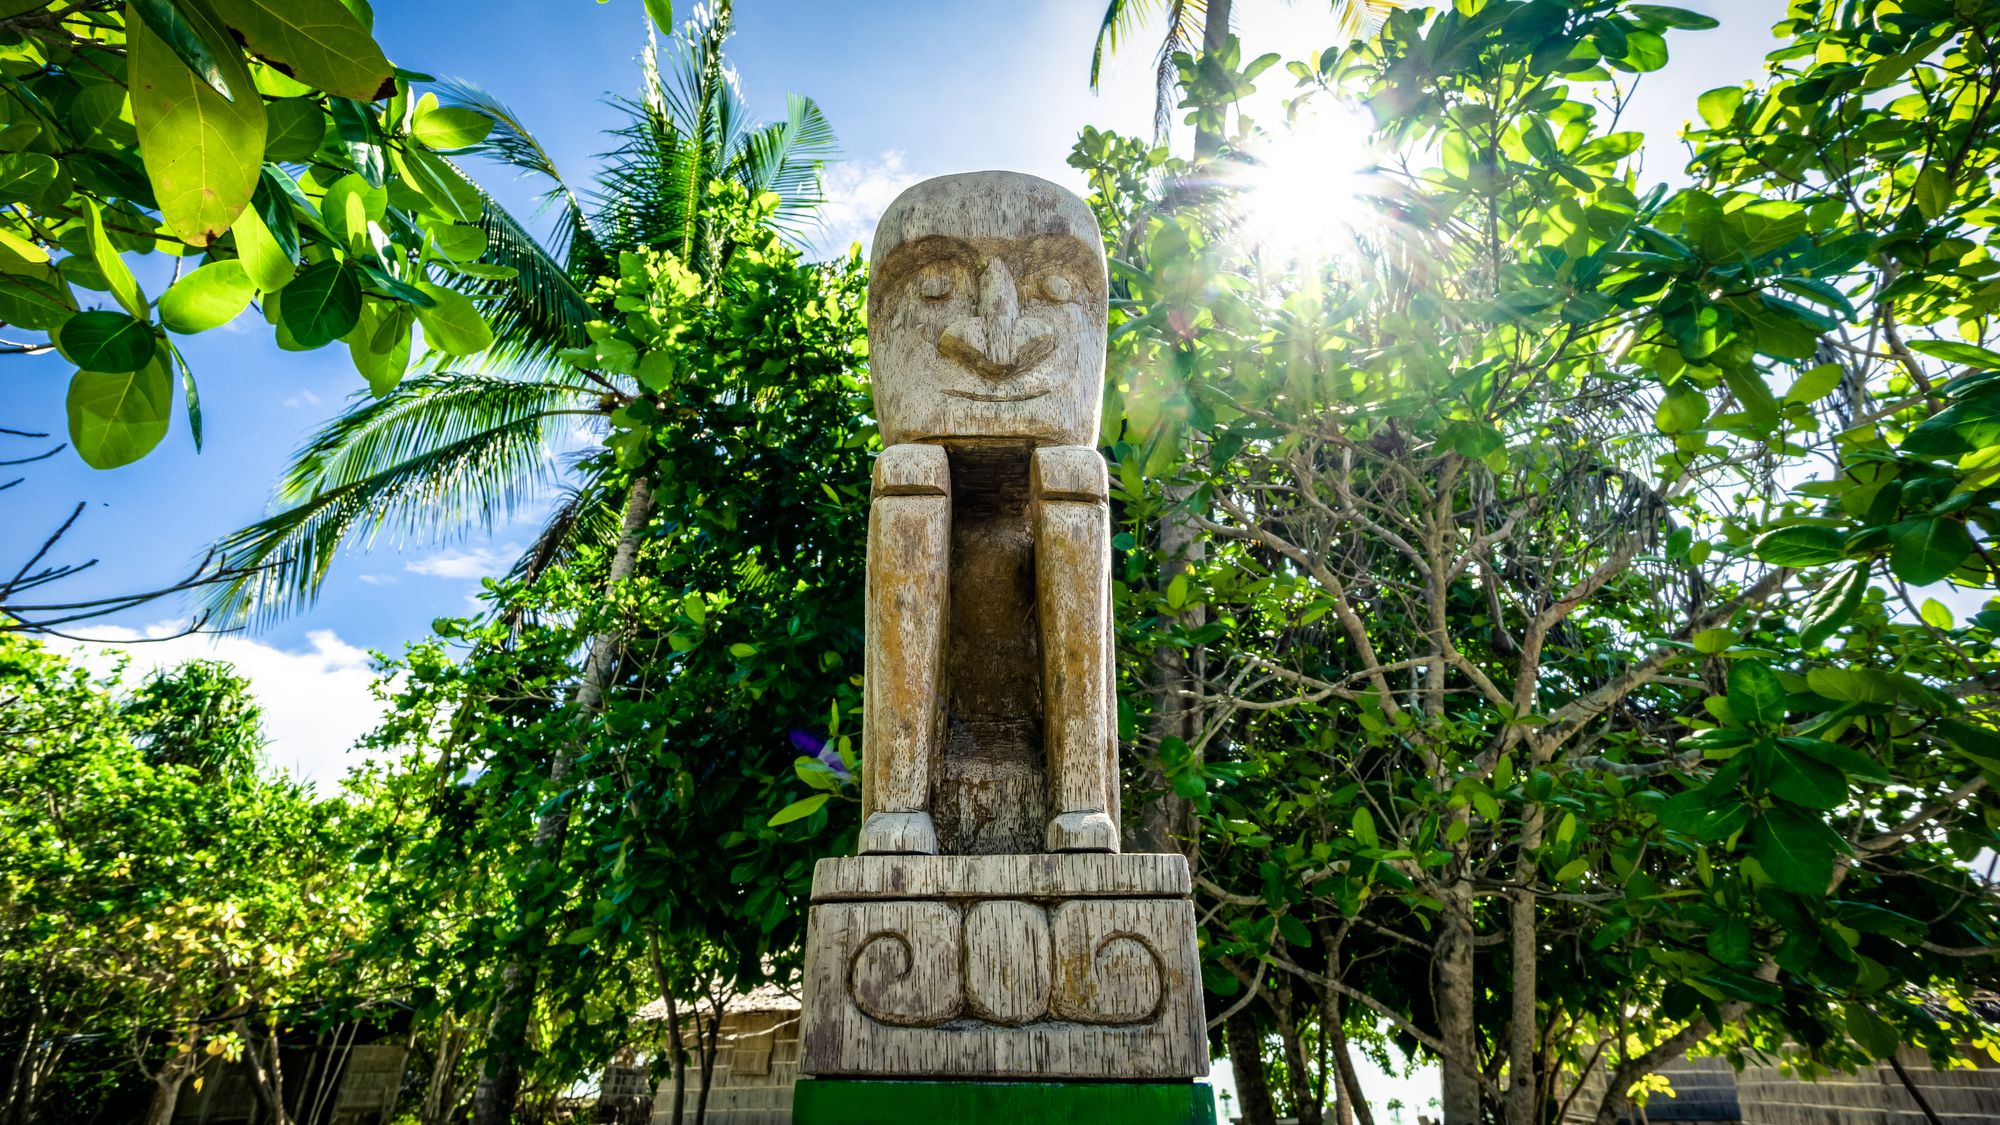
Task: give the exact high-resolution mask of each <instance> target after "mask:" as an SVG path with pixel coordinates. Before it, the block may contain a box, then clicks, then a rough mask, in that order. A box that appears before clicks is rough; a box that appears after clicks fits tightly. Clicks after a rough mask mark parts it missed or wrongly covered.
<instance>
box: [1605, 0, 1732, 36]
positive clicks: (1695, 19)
mask: <svg viewBox="0 0 2000 1125" xmlns="http://www.w3.org/2000/svg"><path fill="white" fill-rule="evenodd" d="M1626 11H1628V12H1630V13H1632V14H1633V15H1634V16H1636V17H1638V18H1639V19H1642V20H1645V21H1646V22H1647V23H1656V24H1659V25H1660V26H1661V27H1672V28H1678V29H1679V30H1682V31H1710V30H1713V29H1714V28H1718V27H1721V26H1722V25H1721V24H1720V23H1719V22H1717V21H1716V19H1715V17H1714V16H1705V15H1702V14H1701V13H1700V12H1690V11H1688V10H1687V9H1686V8H1674V7H1669V6H1668V5H1665V4H1634V5H1632V6H1631V7H1629V8H1627V9H1626Z"/></svg>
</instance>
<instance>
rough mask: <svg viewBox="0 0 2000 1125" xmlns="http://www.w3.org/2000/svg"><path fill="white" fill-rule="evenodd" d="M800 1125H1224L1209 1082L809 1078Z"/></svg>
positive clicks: (795, 1111)
mask: <svg viewBox="0 0 2000 1125" xmlns="http://www.w3.org/2000/svg"><path fill="white" fill-rule="evenodd" d="M792 1121H793V1122H795V1125H960V1123H961V1122H991V1123H993V1125H1069V1123H1071V1122H1077V1123H1084V1122H1088V1123H1089V1125H1216V1120H1215V1093H1214V1091H1212V1090H1210V1089H1209V1086H1208V1083H1206V1082H906V1081H898V1080H894V1079H881V1078H801V1079H799V1081H798V1084H797V1085H796V1086H794V1087H793V1088H792Z"/></svg>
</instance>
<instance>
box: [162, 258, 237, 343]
mask: <svg viewBox="0 0 2000 1125" xmlns="http://www.w3.org/2000/svg"><path fill="white" fill-rule="evenodd" d="M256 295H257V288H256V286H254V285H252V284H250V274H249V271H248V270H246V269H244V267H243V262H242V260H241V259H237V258H226V259H224V260H222V261H219V262H210V263H209V264H207V265H205V266H203V267H201V268H200V269H198V270H196V271H194V272H193V273H191V274H188V275H187V276H186V277H183V278H181V279H180V280H179V281H176V282H174V284H173V287H172V288H170V289H168V290H167V291H166V292H165V293H162V294H160V323H161V324H164V325H166V326H167V328H169V329H170V330H172V331H175V332H180V333H184V334H192V333H195V332H206V331H208V330H209V329H211V328H220V327H221V326H223V325H225V324H228V323H229V322H230V321H232V320H235V319H236V317H237V316H238V315H239V314H240V313H242V311H243V310H244V309H246V308H248V307H250V299H251V298H252V297H255V296H256Z"/></svg>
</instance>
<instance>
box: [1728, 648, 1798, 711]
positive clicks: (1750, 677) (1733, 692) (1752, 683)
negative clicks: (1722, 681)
mask: <svg viewBox="0 0 2000 1125" xmlns="http://www.w3.org/2000/svg"><path fill="white" fill-rule="evenodd" d="M1788 695H1789V693H1788V692H1786V691H1785V685H1784V684H1782V683H1780V682H1778V674H1777V673H1776V672H1773V671H1771V669H1770V666H1769V665H1767V664H1765V663H1764V662H1763V661H1761V660H1739V661H1737V662H1736V663H1734V664H1732V665H1730V667H1729V711H1730V714H1731V715H1733V716H1735V718H1736V721H1737V722H1739V723H1742V724H1743V725H1745V726H1766V727H1772V726H1777V725H1779V724H1780V723H1783V722H1784V721H1785V701H1786V699H1787V698H1788Z"/></svg>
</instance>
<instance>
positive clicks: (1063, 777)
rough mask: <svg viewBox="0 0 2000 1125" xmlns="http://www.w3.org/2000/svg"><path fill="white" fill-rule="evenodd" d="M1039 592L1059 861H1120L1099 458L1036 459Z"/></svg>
mask: <svg viewBox="0 0 2000 1125" xmlns="http://www.w3.org/2000/svg"><path fill="white" fill-rule="evenodd" d="M1029 491H1030V494H1031V495H1032V497H1033V499H1034V506H1035V564H1036V565H1035V588H1036V598H1037V606H1038V609H1039V610H1040V614H1041V621H1042V690H1043V692H1044V693H1045V694H1044V703H1043V705H1042V712H1043V723H1044V725H1045V729H1046V731H1047V733H1046V735H1045V738H1046V740H1047V747H1048V763H1049V764H1048V768H1049V792H1050V800H1051V805H1052V808H1051V810H1050V811H1051V812H1052V813H1053V814H1054V815H1053V817H1052V818H1051V820H1050V821H1049V828H1048V835H1047V838H1046V843H1047V846H1048V850H1050V851H1052V852H1060V851H1076V852H1115V851H1117V850H1118V825H1117V823H1116V822H1115V821H1113V820H1112V819H1111V813H1112V810H1113V809H1115V808H1116V807H1117V804H1116V801H1115V798H1114V797H1113V796H1112V790H1114V789H1115V788H1116V787H1117V785H1118V762H1117V757H1116V752H1117V742H1116V740H1115V739H1114V738H1113V737H1112V723H1113V714H1114V707H1115V704H1114V702H1113V697H1112V690H1113V688H1112V682H1111V668H1110V665H1109V663H1108V661H1107V659H1106V654H1105V646H1104V638H1105V637H1106V636H1108V635H1109V634H1110V631H1111V619H1110V610H1111V600H1110V589H1111V515H1110V510H1109V508H1108V507H1107V504H1106V498H1107V496H1108V495H1109V493H1110V481H1109V478H1108V475H1107V474H1106V472H1105V468H1104V459H1103V458H1102V457H1100V456H1099V455H1098V453H1097V450H1095V449H1087V448H1078V447H1074V446H1068V447H1064V446H1056V447H1050V448H1046V449H1037V450H1036V451H1035V457H1034V463H1033V466H1032V468H1031V470H1030V474H1029Z"/></svg>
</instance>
